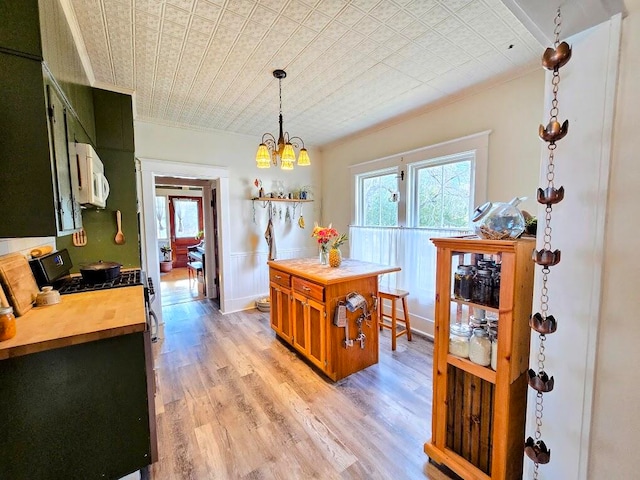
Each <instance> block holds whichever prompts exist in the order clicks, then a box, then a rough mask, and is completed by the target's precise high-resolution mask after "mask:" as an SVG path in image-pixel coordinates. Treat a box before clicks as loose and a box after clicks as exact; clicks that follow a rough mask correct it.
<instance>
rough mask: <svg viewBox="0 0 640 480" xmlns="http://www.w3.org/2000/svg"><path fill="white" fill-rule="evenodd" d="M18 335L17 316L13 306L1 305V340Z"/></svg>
mask: <svg viewBox="0 0 640 480" xmlns="http://www.w3.org/2000/svg"><path fill="white" fill-rule="evenodd" d="M15 336H16V317H14V316H13V308H12V307H0V341H2V340H9V339H10V338H13V337H15Z"/></svg>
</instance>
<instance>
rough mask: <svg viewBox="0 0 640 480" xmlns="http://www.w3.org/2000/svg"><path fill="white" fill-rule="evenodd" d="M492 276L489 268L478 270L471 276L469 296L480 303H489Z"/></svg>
mask: <svg viewBox="0 0 640 480" xmlns="http://www.w3.org/2000/svg"><path fill="white" fill-rule="evenodd" d="M492 288H493V278H492V277H491V271H490V270H478V271H477V272H476V274H475V276H474V277H473V291H472V294H471V298H472V299H473V301H474V302H475V303H479V304H480V305H491V294H492V291H491V290H492Z"/></svg>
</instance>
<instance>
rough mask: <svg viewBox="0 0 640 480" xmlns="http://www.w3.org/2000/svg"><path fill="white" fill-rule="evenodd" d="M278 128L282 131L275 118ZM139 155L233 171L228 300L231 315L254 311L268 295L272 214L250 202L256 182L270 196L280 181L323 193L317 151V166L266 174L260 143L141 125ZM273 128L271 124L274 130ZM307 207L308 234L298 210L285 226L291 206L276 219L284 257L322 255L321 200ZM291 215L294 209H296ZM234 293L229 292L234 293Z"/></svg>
mask: <svg viewBox="0 0 640 480" xmlns="http://www.w3.org/2000/svg"><path fill="white" fill-rule="evenodd" d="M275 121H276V122H274V125H273V127H277V119H275ZM134 126H135V139H136V156H137V157H139V158H148V159H156V160H166V161H171V162H182V163H190V164H200V165H211V166H216V167H224V168H227V169H228V172H229V191H230V198H229V204H230V212H229V218H230V239H231V240H230V245H228V246H227V249H228V251H229V252H230V260H231V265H230V272H231V273H230V276H231V279H230V281H231V282H232V285H233V288H231V289H230V290H229V292H232V293H231V295H232V297H231V298H227V299H225V302H226V303H227V305H229V310H227V311H233V310H240V309H244V308H252V307H253V301H254V300H256V299H257V298H258V297H260V296H264V295H265V294H267V292H268V288H269V286H268V269H267V265H266V261H267V255H268V251H267V245H266V241H265V239H264V232H265V230H266V227H267V221H268V215H267V210H266V209H264V208H262V204H260V203H258V202H256V203H255V223H254V220H253V218H254V209H253V206H254V205H253V203H254V202H251V200H250V198H252V197H255V196H256V195H257V191H258V189H257V188H256V187H255V186H254V184H253V182H254V180H255V179H256V178H259V179H261V180H262V183H263V188H264V189H265V191H267V192H269V191H271V190H272V189H274V188H275V182H276V181H278V180H281V181H283V182H284V187H285V190H286V191H288V190H290V189H291V190H292V189H295V188H299V187H301V186H303V185H313V186H314V187H315V191H316V192H319V191H320V170H321V163H322V162H321V159H320V155H319V154H318V152H317V151H314V150H313V149H310V152H309V154H310V156H311V166H310V167H295V168H294V170H293V171H289V172H283V171H282V170H280V169H279V168H275V167H271V168H269V169H264V170H260V169H258V168H257V167H256V165H255V153H256V149H257V146H258V143H259V141H260V139H259V138H253V137H249V136H245V135H235V134H229V133H224V132H217V131H214V132H212V131H206V132H205V131H197V130H187V129H182V128H175V127H168V126H163V125H157V124H152V123H147V122H138V121H136V122H135V125H134ZM269 127H270V125H266V126H265V129H268V128H269ZM316 200H317V201H314V202H313V203H305V204H304V207H303V215H304V217H305V220H306V222H305V223H306V225H307V228H306V229H304V230H303V229H300V228H299V227H298V224H297V216H298V215H299V213H300V207H298V208H297V209H296V218H295V219H293V221H291V222H287V221H285V213H286V205H288V204H285V203H280V204H277V207H279V208H282V219H280V218H279V215H278V214H276V217H275V218H274V226H275V231H276V245H277V248H278V258H293V257H301V256H310V255H315V254H316V248H315V245H314V242H313V240H312V239H311V227H313V222H314V221H316V220H318V219H319V216H320V209H321V201H320V198H316ZM290 213H291V210H290ZM229 292H228V293H229Z"/></svg>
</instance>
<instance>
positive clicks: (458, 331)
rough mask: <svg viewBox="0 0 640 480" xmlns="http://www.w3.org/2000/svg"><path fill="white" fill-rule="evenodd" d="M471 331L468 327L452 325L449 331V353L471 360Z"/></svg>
mask: <svg viewBox="0 0 640 480" xmlns="http://www.w3.org/2000/svg"><path fill="white" fill-rule="evenodd" d="M470 337H471V330H470V329H469V327H467V325H462V324H454V325H451V329H450V331H449V353H450V354H451V355H455V356H456V357H460V358H469V338H470Z"/></svg>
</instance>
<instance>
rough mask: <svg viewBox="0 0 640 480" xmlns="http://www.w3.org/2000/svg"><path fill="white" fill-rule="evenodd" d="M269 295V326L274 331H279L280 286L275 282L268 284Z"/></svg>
mask: <svg viewBox="0 0 640 480" xmlns="http://www.w3.org/2000/svg"><path fill="white" fill-rule="evenodd" d="M270 290H271V295H270V297H271V298H270V302H271V328H272V329H273V330H275V331H276V332H278V333H279V332H280V317H281V314H280V287H278V286H277V285H276V284H273V283H272V284H271V285H270Z"/></svg>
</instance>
